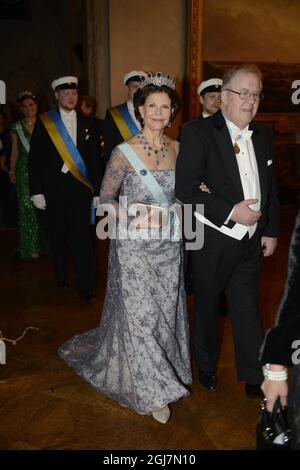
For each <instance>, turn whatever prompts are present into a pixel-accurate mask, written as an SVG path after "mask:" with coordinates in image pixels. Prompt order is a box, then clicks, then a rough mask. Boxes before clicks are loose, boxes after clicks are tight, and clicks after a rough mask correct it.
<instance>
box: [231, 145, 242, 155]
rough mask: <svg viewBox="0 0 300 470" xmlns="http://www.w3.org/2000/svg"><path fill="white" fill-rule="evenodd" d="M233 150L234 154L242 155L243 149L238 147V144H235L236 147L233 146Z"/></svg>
mask: <svg viewBox="0 0 300 470" xmlns="http://www.w3.org/2000/svg"><path fill="white" fill-rule="evenodd" d="M233 150H234V153H235V154H236V155H237V154H238V153H240V151H241V149H240V147H239V146H238V144H237V143H236V142H235V143H234V145H233Z"/></svg>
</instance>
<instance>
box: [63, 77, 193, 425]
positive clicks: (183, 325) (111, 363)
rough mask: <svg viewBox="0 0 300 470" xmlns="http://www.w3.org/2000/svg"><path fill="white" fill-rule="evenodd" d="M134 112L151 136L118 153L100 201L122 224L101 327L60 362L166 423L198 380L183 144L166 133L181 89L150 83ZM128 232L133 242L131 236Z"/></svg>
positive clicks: (156, 80)
mask: <svg viewBox="0 0 300 470" xmlns="http://www.w3.org/2000/svg"><path fill="white" fill-rule="evenodd" d="M134 105H135V114H136V117H137V119H139V120H140V122H141V123H142V126H143V127H142V131H141V132H140V133H139V134H137V135H136V136H135V137H133V138H131V139H129V140H128V141H127V142H124V143H123V144H121V145H120V146H118V147H116V148H115V150H114V151H113V152H112V155H111V158H110V161H109V163H108V165H107V169H106V173H105V176H104V179H103V182H102V188H101V193H100V201H101V203H102V204H104V203H105V208H106V209H107V207H110V209H109V211H110V212H111V214H116V216H115V221H116V225H117V228H116V230H113V233H114V234H115V235H116V236H115V239H112V240H111V242H110V252H109V266H108V281H107V290H106V296H105V302H104V307H103V312H102V317H101V323H100V326H99V327H98V328H95V329H93V330H90V331H88V332H86V333H84V334H82V335H77V336H75V337H73V338H72V339H71V340H69V341H68V342H67V343H65V344H64V345H63V346H62V347H61V348H60V349H59V354H60V356H61V357H62V358H63V359H64V360H65V361H66V362H67V364H68V365H70V366H71V367H73V368H74V369H75V371H76V372H77V373H78V374H79V375H80V376H82V377H83V378H84V379H85V380H87V381H88V382H89V383H90V384H91V385H92V386H93V387H94V388H96V389H97V390H98V391H100V392H102V393H104V394H105V395H107V396H109V397H111V398H112V399H114V400H116V401H118V402H119V403H120V404H121V405H123V406H125V407H128V408H132V409H134V410H135V411H136V412H137V413H139V414H145V415H152V416H153V417H154V419H156V420H157V421H159V422H160V423H166V422H167V421H168V420H169V417H170V408H169V406H168V404H170V403H172V402H175V401H177V400H178V399H180V398H181V397H183V396H186V395H188V394H189V392H188V390H187V388H186V387H185V385H187V384H190V383H191V380H192V376H191V367H190V358H189V335H188V318H187V311H186V302H185V291H184V279H183V267H182V243H181V237H180V234H178V228H179V227H178V225H179V224H178V215H177V213H176V210H175V209H174V205H173V203H174V200H175V192H174V187H175V164H176V158H177V153H178V143H177V142H175V141H172V140H171V139H169V138H168V137H167V136H166V135H165V134H164V129H165V127H167V126H169V125H170V123H171V122H172V121H173V120H174V118H175V116H176V113H177V111H178V108H179V101H178V97H177V93H176V91H175V83H174V81H173V80H172V79H171V78H170V77H169V76H166V77H163V76H161V74H160V73H158V74H156V75H153V76H152V75H151V74H150V75H149V77H147V78H146V79H145V80H144V82H142V84H141V88H140V89H139V90H138V91H137V93H136V94H135V96H134ZM121 196H122V197H121ZM125 197H127V201H126V198H125ZM126 203H127V206H126ZM135 203H141V206H142V208H144V210H145V212H144V213H143V214H142V212H143V211H142V212H141V213H140V214H141V216H140V217H132V216H130V214H131V213H132V212H130V211H127V207H131V208H132V207H135V206H132V204H135ZM144 204H149V205H150V206H148V207H147V206H144ZM157 206H159V207H157ZM160 207H161V208H162V207H163V208H164V209H163V210H162V213H161V215H160V218H157V217H156V215H157V213H156V214H155V211H156V212H157V211H158V212H159V211H160ZM142 208H140V209H142ZM128 213H129V217H128V219H127V216H128ZM162 214H163V216H162ZM135 215H136V214H135ZM127 220H128V222H126V221H127ZM121 226H122V227H123V229H124V228H125V232H126V229H128V230H127V236H124V233H122V236H121V232H122V230H121V228H122V227H121ZM98 228H99V227H98ZM125 235H126V233H125Z"/></svg>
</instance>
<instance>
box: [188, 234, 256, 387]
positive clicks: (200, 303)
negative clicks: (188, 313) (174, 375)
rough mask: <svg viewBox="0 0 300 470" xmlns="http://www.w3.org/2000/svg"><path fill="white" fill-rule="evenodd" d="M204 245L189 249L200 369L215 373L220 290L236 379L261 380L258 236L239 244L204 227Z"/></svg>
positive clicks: (244, 239)
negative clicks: (224, 299) (226, 318)
mask: <svg viewBox="0 0 300 470" xmlns="http://www.w3.org/2000/svg"><path fill="white" fill-rule="evenodd" d="M204 237H205V238H204V246H203V248H202V249H201V250H198V251H191V258H192V268H193V277H194V294H195V319H194V325H193V346H194V353H195V359H196V364H197V366H198V367H199V369H201V370H206V371H215V370H216V366H217V360H218V355H219V334H218V317H217V313H218V307H219V296H220V294H221V292H222V291H225V294H226V298H227V304H228V310H229V311H228V315H229V317H230V319H231V323H232V332H233V339H234V348H235V357H236V369H237V377H238V379H239V380H242V381H246V382H248V383H252V384H255V383H259V382H261V381H262V373H261V364H260V363H259V360H258V355H259V350H260V347H261V344H262V342H263V338H264V335H263V330H262V325H261V319H260V315H259V309H258V301H259V281H260V269H261V260H262V250H261V246H260V236H259V235H258V234H254V236H253V237H251V238H250V239H249V236H248V234H247V235H246V236H245V237H244V238H243V239H242V240H241V241H237V240H235V239H233V238H230V237H227V236H225V235H222V234H220V233H219V232H217V231H216V230H213V229H212V228H210V227H205V234H204Z"/></svg>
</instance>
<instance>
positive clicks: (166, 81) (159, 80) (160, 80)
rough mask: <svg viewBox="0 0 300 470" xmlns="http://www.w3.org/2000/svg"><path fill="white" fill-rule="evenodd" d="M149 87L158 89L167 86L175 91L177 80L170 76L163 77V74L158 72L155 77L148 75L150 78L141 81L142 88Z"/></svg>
mask: <svg viewBox="0 0 300 470" xmlns="http://www.w3.org/2000/svg"><path fill="white" fill-rule="evenodd" d="M147 85H155V86H158V87H162V86H166V87H168V88H171V89H172V90H175V80H173V78H171V77H170V75H165V76H163V75H162V74H161V72H157V73H156V74H155V75H152V73H148V76H147V77H146V78H144V79H143V80H142V81H141V85H140V88H144V87H145V86H147Z"/></svg>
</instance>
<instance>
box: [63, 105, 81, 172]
mask: <svg viewBox="0 0 300 470" xmlns="http://www.w3.org/2000/svg"><path fill="white" fill-rule="evenodd" d="M59 112H60V115H61V119H62V122H63V123H64V125H65V127H66V129H67V131H68V133H69V134H70V137H71V139H72V140H73V142H74V144H75V145H76V144H77V115H76V111H75V109H72V110H71V111H66V110H65V109H62V108H59ZM61 171H62V172H63V173H68V171H69V168H68V167H67V165H66V164H65V163H64V164H63V166H62V168H61Z"/></svg>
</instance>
